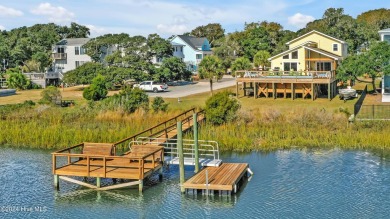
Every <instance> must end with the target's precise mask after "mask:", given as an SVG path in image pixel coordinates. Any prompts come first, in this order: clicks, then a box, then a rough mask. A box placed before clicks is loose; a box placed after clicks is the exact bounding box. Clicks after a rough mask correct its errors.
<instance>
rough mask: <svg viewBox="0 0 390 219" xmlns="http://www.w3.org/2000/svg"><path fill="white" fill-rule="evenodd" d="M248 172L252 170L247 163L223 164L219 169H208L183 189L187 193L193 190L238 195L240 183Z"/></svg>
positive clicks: (188, 182)
mask: <svg viewBox="0 0 390 219" xmlns="http://www.w3.org/2000/svg"><path fill="white" fill-rule="evenodd" d="M248 171H250V170H249V165H248V164H247V163H223V164H222V165H221V166H219V167H206V168H204V169H202V170H201V171H200V172H199V173H197V174H196V175H195V176H193V177H191V178H190V179H189V180H187V182H185V183H184V184H183V187H184V188H185V189H186V190H187V191H188V190H190V189H192V190H194V191H197V190H203V191H206V190H208V191H219V192H221V191H227V192H229V193H230V192H233V193H236V192H237V190H238V186H239V182H240V181H241V180H242V179H243V177H244V176H245V175H246V173H247V172H248ZM206 172H207V176H208V177H206Z"/></svg>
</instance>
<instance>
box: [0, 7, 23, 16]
mask: <svg viewBox="0 0 390 219" xmlns="http://www.w3.org/2000/svg"><path fill="white" fill-rule="evenodd" d="M0 16H1V17H19V16H23V12H21V11H19V10H16V9H13V8H7V7H5V6H2V5H0Z"/></svg>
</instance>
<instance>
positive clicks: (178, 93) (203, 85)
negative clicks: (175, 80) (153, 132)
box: [147, 76, 236, 98]
mask: <svg viewBox="0 0 390 219" xmlns="http://www.w3.org/2000/svg"><path fill="white" fill-rule="evenodd" d="M234 85H236V79H235V78H233V77H231V76H224V77H223V78H222V79H221V80H219V81H218V82H214V83H213V90H217V89H221V88H226V87H231V86H234ZM204 92H210V82H209V81H208V80H207V81H205V80H202V81H199V82H198V83H196V84H190V85H183V86H169V88H168V91H165V92H161V93H152V92H148V93H147V94H148V95H149V96H150V97H164V98H178V97H185V96H189V95H192V94H198V93H204Z"/></svg>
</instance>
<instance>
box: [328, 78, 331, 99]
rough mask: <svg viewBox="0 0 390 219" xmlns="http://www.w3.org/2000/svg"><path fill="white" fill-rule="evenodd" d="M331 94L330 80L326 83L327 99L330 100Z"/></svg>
mask: <svg viewBox="0 0 390 219" xmlns="http://www.w3.org/2000/svg"><path fill="white" fill-rule="evenodd" d="M330 96H331V87H330V82H329V83H328V99H329V100H330Z"/></svg>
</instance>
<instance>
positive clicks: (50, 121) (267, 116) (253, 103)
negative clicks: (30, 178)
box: [0, 88, 390, 152]
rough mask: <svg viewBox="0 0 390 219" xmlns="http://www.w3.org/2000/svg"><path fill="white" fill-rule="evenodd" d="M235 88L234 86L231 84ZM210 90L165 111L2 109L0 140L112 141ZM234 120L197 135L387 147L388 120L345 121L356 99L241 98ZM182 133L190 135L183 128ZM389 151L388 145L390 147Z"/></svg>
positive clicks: (233, 140)
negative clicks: (128, 112) (350, 122)
mask: <svg viewBox="0 0 390 219" xmlns="http://www.w3.org/2000/svg"><path fill="white" fill-rule="evenodd" d="M229 89H230V90H234V88H229ZM208 97H209V94H208V93H207V94H197V95H192V96H189V97H184V98H181V102H178V101H177V99H166V101H167V102H168V103H169V109H168V111H167V112H159V113H155V112H153V111H145V110H142V109H141V110H138V111H136V112H135V113H132V114H127V113H125V112H123V111H120V110H117V111H110V110H107V109H104V108H101V107H100V106H99V104H88V103H87V102H85V103H84V104H77V105H76V106H75V107H69V108H59V107H52V106H45V105H38V106H28V107H23V106H21V105H18V106H16V107H15V106H13V107H14V108H12V109H5V110H3V111H1V112H2V114H1V117H0V128H1V131H0V145H9V146H13V147H31V148H46V149H54V148H56V149H57V148H64V147H67V146H71V145H75V144H78V143H81V142H116V141H118V140H120V139H123V138H126V137H129V136H131V135H134V134H136V133H138V132H140V131H143V130H144V129H147V128H150V127H152V126H154V125H156V124H158V123H159V122H162V121H164V120H167V119H169V118H172V117H174V116H176V115H178V114H180V113H182V112H183V111H185V110H188V109H190V108H192V107H204V104H205V100H206V99H207V98H208ZM238 100H239V102H240V104H241V105H242V108H241V110H240V111H239V112H238V119H236V120H235V121H233V122H230V123H227V124H223V125H220V126H212V125H209V124H207V123H206V124H202V125H201V126H200V133H199V139H205V140H215V141H218V142H219V145H220V149H221V150H223V151H251V150H259V151H265V152H267V151H273V150H277V149H289V148H335V147H338V148H343V149H373V150H374V149H375V150H389V149H390V138H387V137H386V136H387V135H388V133H389V132H390V124H389V122H386V121H383V122H380V121H375V122H369V121H368V122H355V123H353V124H349V123H348V115H349V113H350V112H353V104H354V103H355V101H347V102H345V103H344V102H343V101H339V100H338V98H337V97H336V98H335V99H333V100H332V101H329V100H327V99H317V100H315V101H312V100H307V99H306V100H302V99H296V100H290V99H276V100H274V99H272V98H268V99H266V98H262V99H256V100H254V99H253V97H240V98H239V99H238ZM185 137H186V138H192V133H187V134H186V135H185ZM389 151H390V150H389Z"/></svg>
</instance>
